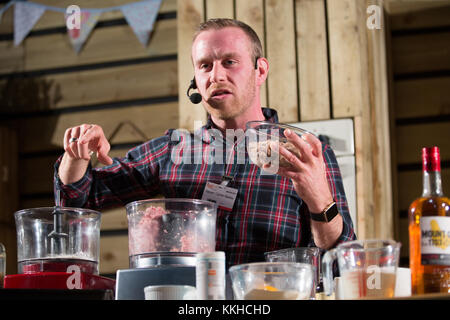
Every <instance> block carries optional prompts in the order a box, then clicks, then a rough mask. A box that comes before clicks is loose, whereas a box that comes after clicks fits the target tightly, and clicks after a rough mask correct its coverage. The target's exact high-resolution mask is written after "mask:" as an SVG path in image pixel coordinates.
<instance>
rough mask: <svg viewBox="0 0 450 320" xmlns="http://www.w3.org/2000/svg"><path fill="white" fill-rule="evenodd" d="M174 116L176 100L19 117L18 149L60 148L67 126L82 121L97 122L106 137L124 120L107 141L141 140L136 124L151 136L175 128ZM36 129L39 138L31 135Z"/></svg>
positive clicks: (176, 108) (26, 150)
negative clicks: (57, 114)
mask: <svg viewBox="0 0 450 320" xmlns="http://www.w3.org/2000/svg"><path fill="white" fill-rule="evenodd" d="M154 115H158V118H157V119H155V117H154ZM177 120H178V104H177V103H176V102H174V103H162V104H151V105H142V106H133V107H127V108H117V109H106V110H92V111H86V112H75V113H67V114H61V115H60V116H48V117H34V118H25V119H20V120H18V122H19V125H20V128H21V129H20V130H21V131H20V132H19V146H20V152H36V151H42V150H54V149H59V148H62V145H63V138H64V132H65V131H66V129H67V128H70V127H73V126H77V125H80V124H83V123H94V124H98V125H100V126H101V127H102V128H103V131H104V132H105V135H106V137H107V138H109V137H110V135H111V134H112V132H113V131H114V130H116V129H117V128H118V126H119V125H120V124H125V125H124V126H123V127H122V129H121V130H120V132H119V133H118V134H117V136H116V137H115V138H114V139H113V140H112V141H110V143H130V142H136V141H141V140H142V136H141V135H140V134H139V132H137V131H136V130H135V128H136V127H137V128H139V130H140V131H141V132H143V133H144V134H145V135H146V137H147V138H152V137H157V136H160V135H162V134H164V132H165V131H166V130H167V129H168V128H177ZM131 124H133V125H131ZM133 126H134V127H133ZM37 132H39V139H33V138H32V137H35V136H36V133H37Z"/></svg>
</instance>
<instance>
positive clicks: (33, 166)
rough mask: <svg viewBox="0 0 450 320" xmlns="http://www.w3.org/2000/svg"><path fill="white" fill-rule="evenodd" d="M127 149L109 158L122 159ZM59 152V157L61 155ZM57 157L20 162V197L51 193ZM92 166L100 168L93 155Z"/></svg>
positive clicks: (113, 151)
mask: <svg viewBox="0 0 450 320" xmlns="http://www.w3.org/2000/svg"><path fill="white" fill-rule="evenodd" d="M127 151H128V149H115V150H111V151H110V152H109V156H110V157H124V156H125V155H126V153H127ZM63 152H64V151H63V150H61V155H62V154H63ZM59 156H60V155H58V156H43V157H31V158H25V159H22V160H20V168H21V170H20V172H19V181H26V183H22V184H20V194H21V195H32V194H44V193H53V171H54V167H53V166H54V164H55V162H56V160H57V159H58V158H59ZM92 165H93V166H94V167H102V166H103V164H101V163H100V162H98V160H97V158H96V156H95V154H94V155H92Z"/></svg>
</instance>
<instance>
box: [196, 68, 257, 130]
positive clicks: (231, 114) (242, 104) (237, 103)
mask: <svg viewBox="0 0 450 320" xmlns="http://www.w3.org/2000/svg"><path fill="white" fill-rule="evenodd" d="M254 80H255V75H254V74H252V76H251V77H250V78H249V79H248V81H247V82H246V84H245V88H243V89H242V88H237V90H239V91H233V93H232V95H231V96H229V97H227V98H226V99H223V100H214V99H211V98H210V99H208V100H207V101H206V102H205V103H204V106H205V108H206V111H207V112H208V113H209V114H210V115H211V116H213V117H214V118H217V119H220V120H224V121H226V120H230V119H234V118H236V117H238V116H239V115H241V114H242V113H244V112H245V111H246V110H247V109H248V108H249V107H250V106H251V105H252V104H253V101H254V99H255V93H256V89H255V82H254ZM217 89H226V86H223V87H221V86H215V87H213V88H211V89H210V90H211V91H212V90H217Z"/></svg>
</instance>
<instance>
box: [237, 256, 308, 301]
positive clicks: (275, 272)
mask: <svg viewBox="0 0 450 320" xmlns="http://www.w3.org/2000/svg"><path fill="white" fill-rule="evenodd" d="M229 272H230V276H231V281H232V287H233V293H234V298H235V299H236V300H308V299H310V297H311V290H312V289H313V285H314V276H315V275H314V270H313V267H312V266H311V265H310V264H306V263H299V262H256V263H247V264H240V265H235V266H232V267H231V268H230V271H229Z"/></svg>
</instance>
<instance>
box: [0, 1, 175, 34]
mask: <svg viewBox="0 0 450 320" xmlns="http://www.w3.org/2000/svg"><path fill="white" fill-rule="evenodd" d="M132 2H136V0H96V1H92V0H77V1H76V5H77V6H79V7H80V8H81V10H83V9H89V8H111V7H115V6H120V5H123V4H126V3H132ZM38 3H39V4H43V5H48V6H54V7H58V8H67V7H68V6H69V5H72V4H74V1H73V0H58V2H57V3H56V1H55V0H39V2H38ZM1 7H3V5H2V6H1ZM176 9H177V6H176V0H164V1H162V2H161V7H160V9H159V13H166V12H171V11H176ZM13 13H14V7H10V8H9V9H8V10H7V11H6V12H5V13H4V14H3V17H2V20H1V21H0V33H12V32H13V25H14V24H13V21H14V20H13V19H14V18H13ZM121 18H124V16H123V14H122V12H121V11H119V10H115V11H110V12H104V13H103V14H102V15H101V16H100V18H99V20H98V21H99V22H101V21H105V20H112V19H121ZM64 26H65V21H64V15H63V13H62V12H55V11H46V12H45V13H44V14H43V15H42V17H41V18H40V19H39V21H38V22H37V23H36V25H35V26H34V27H33V29H32V30H33V31H35V30H42V29H48V28H58V27H64Z"/></svg>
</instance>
